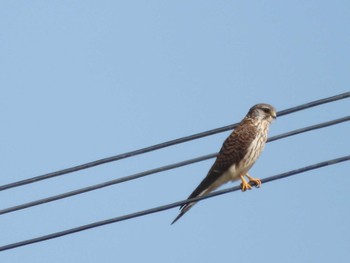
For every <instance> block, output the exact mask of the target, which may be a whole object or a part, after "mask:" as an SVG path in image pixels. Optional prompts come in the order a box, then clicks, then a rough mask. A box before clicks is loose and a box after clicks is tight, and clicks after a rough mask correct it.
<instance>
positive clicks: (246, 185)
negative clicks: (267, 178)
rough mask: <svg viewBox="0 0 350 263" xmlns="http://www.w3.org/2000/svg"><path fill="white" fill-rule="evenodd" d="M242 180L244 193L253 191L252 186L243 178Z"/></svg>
mask: <svg viewBox="0 0 350 263" xmlns="http://www.w3.org/2000/svg"><path fill="white" fill-rule="evenodd" d="M241 180H242V183H241V190H242V192H244V191H246V190H250V189H252V186H251V185H250V184H249V183H248V182H247V181H246V180H245V179H244V177H243V176H241Z"/></svg>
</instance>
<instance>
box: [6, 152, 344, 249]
mask: <svg viewBox="0 0 350 263" xmlns="http://www.w3.org/2000/svg"><path fill="white" fill-rule="evenodd" d="M349 160H350V155H348V156H344V157H340V158H337V159H333V160H328V161H325V162H321V163H317V164H313V165H309V166H306V167H303V168H299V169H295V170H292V171H289V172H285V173H282V174H278V175H275V176H271V177H267V178H264V179H262V180H261V182H262V183H268V182H271V181H274V180H279V179H282V178H285V177H288V176H292V175H296V174H299V173H303V172H306V171H310V170H313V169H318V168H321V167H324V166H328V165H333V164H337V163H340V162H345V161H349ZM252 186H254V185H253V184H252ZM240 189H241V187H240V186H239V185H238V186H234V187H230V188H227V189H224V190H220V191H216V192H213V193H211V194H208V195H205V196H200V197H196V198H191V199H188V200H182V201H178V202H174V203H171V204H167V205H163V206H158V207H154V208H151V209H147V210H143V211H139V212H135V213H131V214H127V215H123V216H119V217H115V218H111V219H107V220H102V221H98V222H94V223H91V224H87V225H83V226H79V227H75V228H71V229H67V230H64V231H60V232H56V233H52V234H49V235H44V236H40V237H36V238H32V239H27V240H24V241H20V242H16V243H12V244H8V245H4V246H1V247H0V251H5V250H9V249H14V248H18V247H21V246H26V245H30V244H33V243H38V242H42V241H45V240H49V239H54V238H58V237H62V236H66V235H70V234H73V233H77V232H81V231H85V230H88V229H92V228H95V227H100V226H104V225H108V224H112V223H116V222H120V221H125V220H129V219H132V218H136V217H141V216H145V215H149V214H153V213H158V212H161V211H165V210H169V209H171V208H174V207H177V206H181V205H184V204H187V203H191V202H195V201H200V200H203V199H207V198H211V197H214V196H218V195H222V194H227V193H230V192H234V191H238V190H240Z"/></svg>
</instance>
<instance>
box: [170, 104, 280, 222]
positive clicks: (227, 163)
mask: <svg viewBox="0 0 350 263" xmlns="http://www.w3.org/2000/svg"><path fill="white" fill-rule="evenodd" d="M275 118H276V110H275V109H274V107H272V106H271V105H269V104H264V103H262V104H257V105H255V106H253V107H252V108H251V109H250V110H249V112H248V114H247V115H246V116H245V118H244V119H243V120H242V121H241V122H240V124H239V125H238V126H237V127H236V129H235V130H234V131H233V132H232V133H231V134H230V136H229V137H228V138H227V139H226V140H225V142H224V144H223V146H222V148H221V150H220V152H219V154H218V156H217V158H216V160H215V162H214V164H213V166H212V167H211V169H210V170H209V172H208V175H207V176H206V177H205V178H204V179H203V181H202V182H201V183H200V184H199V185H198V187H197V188H196V189H195V190H194V191H193V192H192V194H191V195H190V196H189V197H188V199H190V198H193V197H197V196H202V195H206V194H208V193H210V192H212V191H214V190H215V189H217V188H218V187H220V186H221V185H222V184H224V183H227V182H229V181H236V180H238V179H241V180H242V183H241V186H242V191H245V190H247V189H251V186H250V184H249V183H247V181H246V180H245V179H244V176H246V177H247V178H248V179H249V181H250V182H253V183H255V184H256V186H260V185H261V181H260V180H259V179H255V178H252V177H251V176H250V175H249V174H248V171H249V169H250V168H251V167H252V166H253V164H254V163H255V161H256V160H257V159H258V157H259V155H260V154H261V152H262V150H263V148H264V146H265V143H266V140H267V134H268V130H269V125H270V123H271V122H272V120H273V119H275ZM195 203H196V202H193V203H189V204H186V205H183V206H181V207H180V209H181V211H180V213H179V215H178V216H177V217H176V218H175V220H174V221H173V222H172V224H174V223H175V222H176V221H177V220H178V219H179V218H180V217H181V216H183V215H184V214H185V213H186V212H187V211H188V210H189V209H190V208H191V207H192V206H193V205H194V204H195Z"/></svg>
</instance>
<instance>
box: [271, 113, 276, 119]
mask: <svg viewBox="0 0 350 263" xmlns="http://www.w3.org/2000/svg"><path fill="white" fill-rule="evenodd" d="M271 116H272V118H274V119H276V118H277V114H276V112H275V111H273V112H271Z"/></svg>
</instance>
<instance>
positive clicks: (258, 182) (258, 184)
mask: <svg viewBox="0 0 350 263" xmlns="http://www.w3.org/2000/svg"><path fill="white" fill-rule="evenodd" d="M245 176H247V178H248V179H249V182H252V183H255V187H257V188H259V187H260V186H261V181H260V179H258V178H253V177H251V176H250V175H249V174H248V173H247V174H246V175H245Z"/></svg>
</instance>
